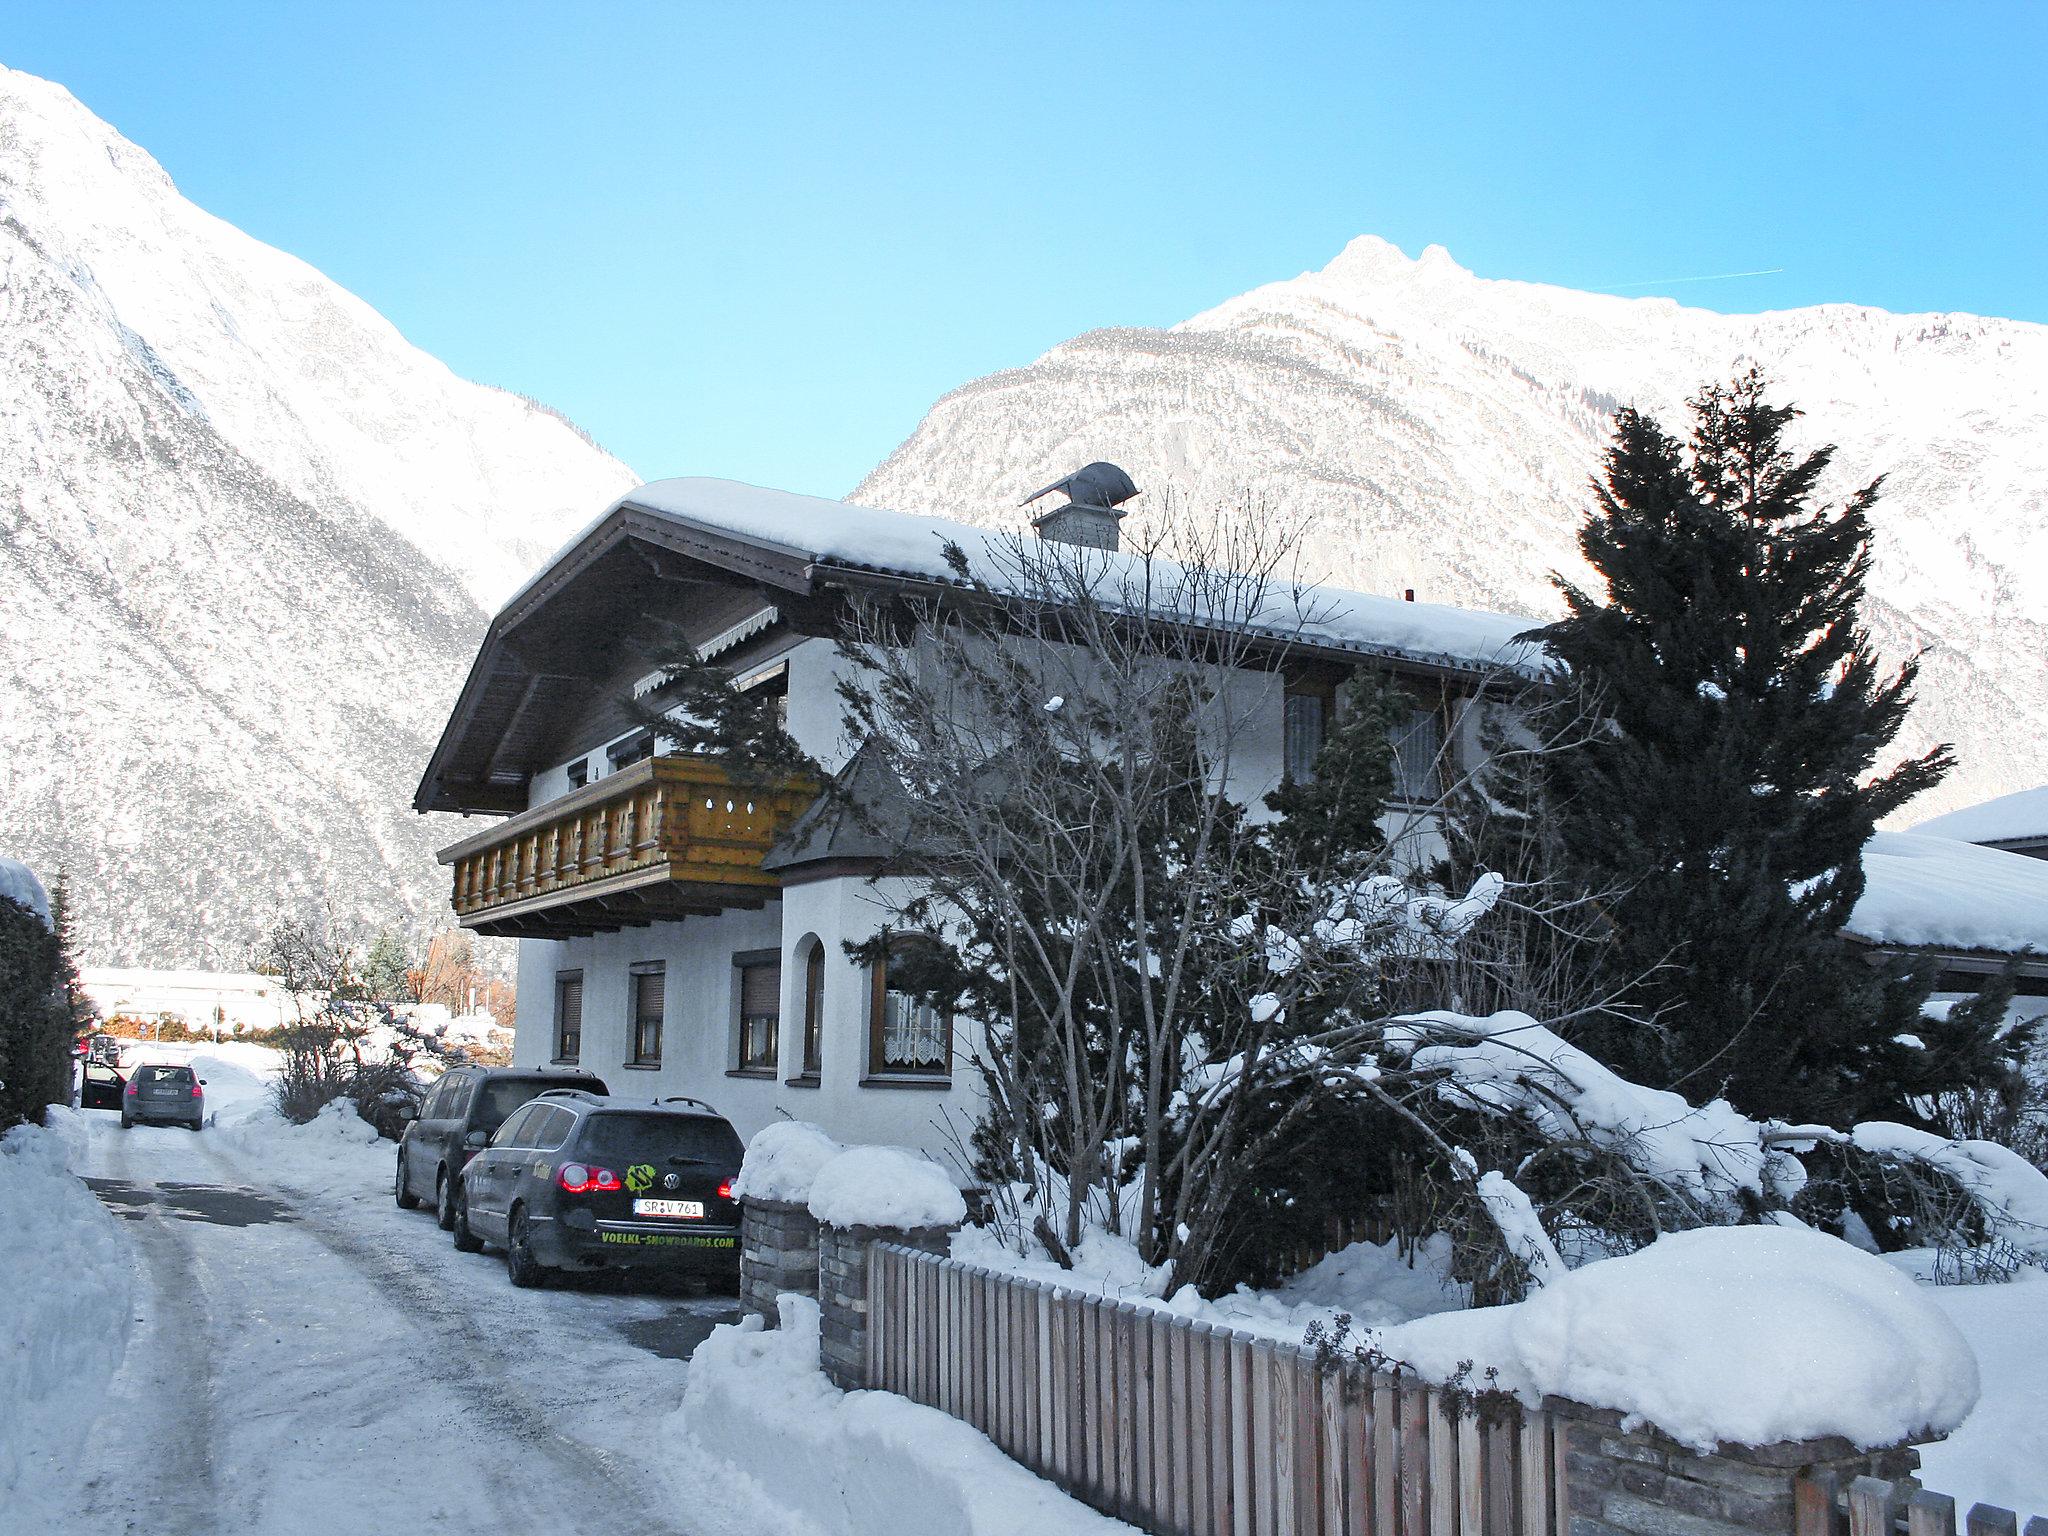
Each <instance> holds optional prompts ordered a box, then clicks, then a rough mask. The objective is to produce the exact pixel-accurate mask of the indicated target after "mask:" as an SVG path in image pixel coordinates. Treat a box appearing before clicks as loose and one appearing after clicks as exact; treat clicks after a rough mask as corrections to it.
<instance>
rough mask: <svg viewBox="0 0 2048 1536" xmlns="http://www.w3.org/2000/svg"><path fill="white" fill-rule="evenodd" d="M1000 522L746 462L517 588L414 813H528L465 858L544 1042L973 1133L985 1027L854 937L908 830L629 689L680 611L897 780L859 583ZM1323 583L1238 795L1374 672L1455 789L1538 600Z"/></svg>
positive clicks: (891, 1138)
mask: <svg viewBox="0 0 2048 1536" xmlns="http://www.w3.org/2000/svg"><path fill="white" fill-rule="evenodd" d="M1100 468H1106V466H1091V470H1095V469H1100ZM1098 480H1099V477H1098ZM1073 483H1074V485H1077V486H1078V485H1085V484H1090V483H1098V482H1092V481H1087V480H1083V479H1081V478H1079V477H1077V478H1076V480H1075V481H1074V482H1073ZM1101 483H1110V484H1114V483H1115V482H1114V481H1107V482H1101ZM1062 484H1066V482H1062ZM1123 484H1125V485H1127V484H1128V482H1127V481H1125V482H1123ZM1075 494H1079V492H1078V491H1076V492H1075ZM1116 516H1117V514H1116V513H1115V511H1114V510H1113V509H1111V508H1107V507H1095V506H1089V505H1077V504H1071V503H1070V504H1069V505H1067V506H1063V507H1058V508H1055V509H1054V510H1053V511H1052V512H1051V513H1047V514H1045V515H1044V516H1042V517H1041V518H1040V519H1039V520H1038V522H1037V524H1036V526H1037V527H1038V528H1039V529H1040V531H1041V533H1042V534H1043V535H1044V536H1046V537H1049V538H1050V537H1058V538H1060V539H1062V540H1063V541H1065V542H1072V543H1079V544H1086V545H1090V546H1094V547H1098V548H1101V547H1107V548H1111V549H1113V548H1114V547H1115V543H1116V522H1115V519H1116ZM989 538H990V535H989V534H988V533H987V532H986V531H985V530H981V529H976V528H972V527H968V526H966V525H963V524H956V523H950V522H943V521H938V520H934V519H929V518H920V517H910V516H904V515H900V514H896V513H888V512H876V511H870V510H867V509H864V508H858V507H852V506H848V505H846V504H844V503H841V502H835V501H827V500H821V499H818V498H815V497H808V496H797V495H792V494H789V493H785V492H779V491H772V490H763V489H759V488H756V487H752V486H745V485H737V484H733V483H731V482H727V481H718V480H701V479H693V480H668V481H659V482H656V483H654V484H651V485H646V486H642V487H640V488H639V489H638V490H636V491H634V492H632V493H631V494H629V495H628V496H626V497H624V498H622V499H621V500H620V501H618V502H617V503H615V504H614V505H613V506H612V507H611V508H610V509H609V510H607V511H606V512H605V513H604V514H603V515H602V516H601V517H600V518H598V520H597V521H596V522H594V523H593V524H591V525H590V527H588V528H587V529H585V530H584V532H583V533H581V534H580V535H579V536H578V537H577V538H576V539H575V540H574V541H573V542H572V543H570V544H569V546H568V547H567V548H565V549H564V550H563V551H562V552H561V553H559V554H558V555H556V556H555V557H554V559H552V560H551V561H550V562H549V563H548V564H547V566H546V567H545V569H543V570H542V571H541V572H540V573H539V574H538V575H536V576H535V577H534V578H533V579H532V580H531V581H530V582H528V583H527V585H526V586H525V587H524V588H523V589H522V590H521V591H520V592H519V593H518V594H517V595H516V596H514V597H513V599H512V600H511V601H510V602H509V603H508V604H507V605H506V606H505V608H504V609H503V611H502V612H500V613H499V614H498V616H497V617H496V619H494V620H493V621H492V624H491V626H490V629H489V631H488V632H487V634H486V636H485V638H484V642H483V646H482V649H481V651H480V653H479V654H478V656H477V659H476V662H475V665H474V666H473V667H472V668H471V671H470V674H469V677H468V680H467V681H466V682H465V684H464V686H463V689H462V693H461V696H460V698H459V699H458V700H457V702H456V705H455V709H454V712H453V715H452V717H451V718H450V720H449V722H448V725H447V727H446V729H445V731H444V733H443V735H442V737H441V740H440V742H439V744H438V745H437V747H436V748H435V750H434V754H433V758H432V760H431V762H430V763H429V765H428V767H427V771H426V774H425V776H424V778H423V780H422V782H421V784H420V788H419V791H418V793H417V795H416V796H415V799H414V805H415V807H416V808H417V809H418V810H420V811H423V812H424V811H455V812H461V813H463V814H465V815H483V816H492V817H502V818H504V819H503V820H500V821H498V822H496V823H495V824H494V825H491V826H489V827H486V828H484V829H482V830H480V831H478V832H477V833H475V834H474V835H473V836H471V837H469V838H466V839H464V840H463V841H461V842H459V843H457V844H455V845H454V846H452V847H450V848H448V849H446V850H444V852H443V853H442V855H441V857H442V860H443V862H444V863H447V864H450V865H451V866H452V867H453V876H454V898H453V899H454V906H455V910H456V913H457V915H458V917H459V919H460V921H461V923H462V925H463V926H464V927H466V928H469V929H472V930H474V931H475V932H478V933H482V934H492V935H506V936H511V937H516V938H518V939H520V940H521V941H522V942H521V944H520V958H519V981H518V1000H517V1006H518V1018H519V1029H518V1032H517V1043H516V1046H515V1059H516V1060H517V1061H518V1062H519V1063H521V1064H532V1063H540V1062H548V1061H558V1062H564V1063H569V1062H574V1063H576V1064H579V1065H581V1066H584V1067H587V1068H589V1069H591V1070H593V1071H596V1072H599V1073H601V1074H603V1075H604V1076H606V1077H607V1078H609V1079H610V1080H611V1082H612V1083H613V1085H614V1087H615V1089H617V1090H618V1091H622V1092H631V1093H636V1094H637V1093H642V1092H644V1093H646V1094H647V1095H649V1096H662V1095H667V1094H690V1095H693V1096H696V1097H699V1098H702V1099H706V1100H708V1101H710V1102H711V1103H713V1104H715V1105H716V1106H717V1107H718V1108H719V1109H720V1110H722V1111H723V1112H724V1113H726V1114H727V1115H728V1116H729V1117H730V1118H731V1119H732V1121H733V1122H734V1124H735V1125H736V1126H737V1127H738V1128H739V1130H740V1131H741V1133H742V1134H743V1135H751V1134H752V1133H753V1132H754V1131H755V1130H757V1129H759V1128H760V1127H761V1126H763V1125H765V1124H767V1123H768V1122H769V1121H771V1120H773V1119H775V1118H778V1117H779V1116H782V1115H789V1116H793V1117H795V1118H797V1119H802V1120H811V1121H816V1122H818V1123H820V1124H822V1125H824V1126H825V1127H826V1128H827V1129H828V1130H830V1131H831V1132H832V1133H833V1134H835V1135H837V1136H839V1137H841V1138H842V1139H846V1140H858V1141H885V1142H897V1143H904V1144H909V1145H916V1146H922V1147H925V1148H927V1149H929V1150H931V1151H933V1152H934V1153H935V1154H937V1155H941V1156H944V1155H947V1154H948V1153H949V1152H950V1151H951V1150H952V1149H953V1148H954V1147H956V1146H957V1145H958V1138H959V1136H960V1135H961V1133H962V1132H964V1129H965V1123H966V1121H967V1120H968V1119H970V1118H971V1117H972V1115H973V1114H974V1112H975V1110H976V1108H977V1107H978V1085H977V1084H975V1083H974V1082H973V1081H972V1080H971V1074H969V1073H967V1072H966V1071H965V1070H963V1063H964V1061H965V1059H966V1049H967V1047H968V1045H969V1042H966V1041H963V1040H962V1039H961V1038H960V1037H959V1033H958V1031H957V1030H956V1028H955V1024H954V1021H952V1020H948V1019H944V1018H939V1017H935V1016H934V1015H933V1014H932V1012H931V1011H930V1010H929V1009H923V1008H919V1007H917V1006H915V1005H914V1004H912V1003H911V1002H910V1000H909V999H908V998H906V997H904V996H903V995H901V994H898V993H896V992H893V991H891V990H890V988H889V986H888V978H887V975H886V968H885V967H883V968H877V969H876V970H873V971H863V970H860V969H858V968H856V966H855V965H854V964H853V962H852V961H851V960H849V959H848V958H847V955H846V952H845V948H844V946H845V944H846V943H848V942H859V941H861V940H864V939H867V938H870V937H872V936H873V935H874V934H875V933H876V932H877V931H878V929H879V928H880V927H881V926H882V923H883V921H884V918H885V915H886V908H885V905H884V901H883V899H882V896H883V893H882V892H880V891H878V889H877V886H876V885H875V883H874V882H875V881H876V880H877V879H878V878H886V871H885V866H884V857H885V855H886V852H887V850H886V849H884V848H881V847H878V846H875V845H873V844H872V842H871V841H869V840H868V839H866V838H864V837H862V836H861V835H860V834H859V833H858V832H857V831H856V830H855V829H854V828H853V827H851V826H848V825H841V824H838V823H837V821H836V819H835V818H833V817H831V816H829V815H826V814H824V813H823V812H822V811H817V812H813V811H811V810H810V806H811V801H812V795H811V793H810V792H809V791H807V790H806V789H804V788H803V787H801V786H795V785H791V786H786V787H783V788H779V789H776V790H773V791H769V792H764V793H759V794H748V793H744V792H741V791H739V790H736V789H735V788H734V786H733V784H732V782H731V781H730V779H729V777H728V776H727V774H726V772H725V770H724V769H723V768H722V767H721V766H720V765H719V764H717V763H715V762H713V761H710V760H707V759H704V758H693V757H683V756H659V757H657V756H654V755H652V754H653V751H654V742H653V740H652V739H651V737H650V735H649V733H648V732H647V731H645V730H643V729H639V728H637V727H635V725H634V724H633V723H632V717H631V715H630V713H629V712H628V711H627V710H626V709H625V708H624V707H623V706H622V704H621V702H620V701H621V700H623V699H625V698H627V697H629V696H631V695H632V694H633V692H634V691H635V690H636V688H638V687H641V686H644V685H645V684H646V683H647V681H648V674H649V669H650V666H651V662H650V659H649V656H648V654H647V651H646V649H644V647H643V643H642V639H641V637H642V636H643V635H644V633H645V632H646V631H647V629H648V628H649V625H650V622H651V621H655V620H668V621H672V622H674V623H676V624H679V625H680V626H682V628H683V630H684V632H685V633H686V634H687V636H688V637H689V639H690V640H691V642H692V644H693V645H695V647H696V648H697V650H698V651H699V653H700V654H702V655H704V656H706V657H707V658H715V659H716V660H717V661H718V662H719V663H720V664H721V665H722V666H724V667H726V668H728V669H729V670H730V673H731V676H732V678H733V682H734V685H735V686H736V687H738V688H741V689H758V690H761V691H763V692H766V693H769V694H772V695H774V696H777V697H779V698H780V699H781V700H782V701H783V704H782V708H783V711H784V715H785V719H786V722H787V726H788V729H789V731H790V733H791V734H792V735H793V736H794V737H795V738H796V740H797V741H798V743H799V744H800V745H801V746H803V747H804V749H805V750H806V751H808V752H809V753H810V754H811V755H812V756H813V757H814V758H816V759H817V760H818V762H819V763H820V764H821V765H822V766H823V767H824V769H825V771H826V772H828V773H832V774H846V775H849V776H852V777H853V778H855V779H859V778H861V776H863V775H870V776H872V775H873V774H875V773H877V772H879V770H874V769H871V768H869V767H867V766H865V765H866V764H867V762H868V760H867V759H865V758H862V757H860V756H858V755H857V753H856V748H857V745H858V744H857V743H853V742H848V741H845V740H843V739H842V738H841V727H840V708H839V703H838V699H837V697H836V693H835V685H836V683H837V681H838V678H839V671H840V667H841V665H842V663H841V661H840V659H839V657H838V655H837V652H836V647H835V636H836V635H837V634H838V633H839V632H840V627H841V626H842V624H843V623H844V621H845V617H846V615H847V613H848V612H849V611H850V605H851V604H852V603H853V602H854V601H855V600H856V599H857V598H859V597H861V596H862V595H864V594H876V595H887V594H891V593H901V592H906V591H911V592H918V593H924V594H932V593H943V591H944V590H945V588H946V585H947V584H948V582H949V580H950V578H949V574H948V571H947V567H946V565H945V563H944V561H943V559H942V555H941V551H942V546H943V545H944V544H945V543H946V542H948V541H952V542H957V543H959V544H960V545H961V546H962V547H963V548H965V549H967V550H968V551H969V552H970V553H972V552H973V551H975V550H977V549H986V548H988V547H989V546H988V544H987V543H986V541H987V540H988V539H989ZM1111 558H1113V557H1111ZM1315 598H1316V607H1317V615H1316V622H1315V623H1314V624H1313V625H1312V626H1311V627H1310V628H1309V630H1308V631H1307V632H1306V633H1305V634H1288V633H1285V632H1283V631H1282V630H1281V629H1279V628H1276V629H1275V630H1274V631H1272V632H1271V633H1270V634H1267V633H1266V632H1264V631H1255V632H1254V633H1255V634H1256V635H1258V636H1259V642H1258V646H1259V648H1258V653H1257V655H1256V657H1255V658H1254V659H1255V663H1256V664H1255V665H1254V666H1250V667H1247V668H1246V669H1245V670H1244V673H1243V675H1242V676H1241V677H1238V678H1233V679H1232V680H1231V685H1232V686H1233V688H1242V689H1243V690H1245V692H1244V694H1243V695H1242V697H1243V698H1244V699H1245V700H1246V701H1247V702H1246V707H1247V709H1248V710H1250V711H1251V712H1252V715H1253V717H1254V718H1255V719H1256V720H1259V721H1262V722H1263V727H1262V728H1261V729H1259V730H1258V731H1257V732H1256V735H1257V736H1258V742H1257V744H1256V747H1255V749H1254V750H1253V751H1251V752H1249V753H1246V754H1244V755H1243V756H1241V757H1240V758H1239V759H1238V760H1237V762H1236V763H1235V765H1234V774H1233V781H1232V784H1231V791H1232V793H1233V795H1234V796H1235V798H1237V799H1239V800H1240V801H1242V802H1243V803H1245V804H1247V805H1250V806H1257V805H1258V804H1259V803H1260V800H1261V798H1262V797H1263V796H1264V794H1265V793H1266V792H1267V791H1268V790H1270V789H1272V788H1273V787H1274V786H1275V785H1277V784H1278V782H1279V781H1280V779H1281V777H1282V773H1283V769H1285V768H1286V767H1288V766H1289V765H1295V766H1299V765H1301V764H1305V763H1306V762H1308V761H1309V760H1310V759H1312V758H1313V755H1314V752H1315V749H1316V747H1317V746H1318V745H1320V742H1321V739H1322V732H1323V724H1324V720H1325V718H1326V716H1327V714H1328V713H1329V711H1330V710H1331V709H1332V708H1333V701H1334V699H1335V695H1336V690H1337V687H1338V685H1339V684H1340V683H1341V682H1342V681H1343V680H1344V679H1345V678H1346V677H1347V676H1349V675H1350V674H1351V673H1352V672H1353V671H1355V670H1357V669H1360V668H1371V669H1374V670H1376V671H1379V672H1383V673H1385V674H1388V675H1390V676H1392V677H1394V678H1396V679H1398V680H1399V681H1400V682H1401V683H1402V684H1403V686H1404V687H1405V688H1406V689H1407V690H1408V691H1409V692H1410V694H1411V695H1412V696H1413V697H1414V698H1416V699H1417V700H1418V701H1420V703H1421V705H1422V706H1423V707H1421V708H1419V709H1418V710H1417V711H1416V714H1415V715H1414V717H1413V718H1412V719H1411V720H1410V721H1409V722H1408V723H1407V725H1406V727H1405V728H1404V729H1403V731H1402V734H1401V736H1400V738H1399V739H1398V740H1397V742H1396V753H1397V763H1398V770H1399V774H1400V777H1401V779H1402V782H1403V783H1404V784H1406V785H1408V786H1409V787H1410V799H1411V800H1412V801H1413V802H1415V803H1417V804H1420V803H1423V802H1427V801H1429V800H1432V799H1434V798H1435V795H1436V785H1435V783H1434V781H1433V780H1434V776H1435V775H1436V774H1437V773H1439V772H1440V771H1441V766H1440V765H1441V763H1442V761H1443V760H1445V759H1449V760H1451V761H1454V762H1468V761H1470V759H1471V758H1472V756H1473V755H1474V753H1476V750H1477V748H1476V741H1475V737H1476V726H1475V723H1474V719H1475V717H1474V714H1473V712H1472V711H1471V709H1470V708H1469V706H1470V704H1471V702H1472V700H1473V698H1474V697H1475V694H1476V692H1477V691H1478V690H1479V689H1480V688H1481V687H1483V686H1485V685H1486V684H1487V682H1488V680H1489V679H1494V678H1497V677H1498V675H1499V674H1498V669H1499V667H1500V665H1501V664H1502V663H1503V661H1507V662H1510V663H1513V664H1524V665H1525V664H1526V663H1527V659H1528V658H1527V653H1526V651H1524V650H1523V649H1522V648H1520V647H1518V646H1517V644H1516V642H1515V636H1516V635H1518V634H1519V633H1520V632H1521V631H1523V630H1524V629H1526V628H1527V627H1528V625H1529V623H1530V621H1529V620H1527V619H1521V618H1512V617H1503V616H1499V615H1493V614H1478V613H1468V612H1463V611H1459V610H1455V609H1447V608H1438V607H1434V606H1431V605H1427V604H1418V603H1413V602H1404V601H1402V600H1399V599H1393V598H1384V597H1371V596H1365V595H1361V594H1357V593H1349V592H1339V591H1335V590H1323V591H1320V592H1318V593H1317V594H1315ZM1447 743H1448V745H1446V744H1447ZM883 776H884V777H886V775H883ZM857 787H864V788H866V789H869V790H871V791H872V792H873V793H876V794H887V793H888V792H889V790H888V786H887V785H882V784H873V783H871V784H868V785H865V786H857ZM826 803H829V802H826ZM949 1123H950V1129H949Z"/></svg>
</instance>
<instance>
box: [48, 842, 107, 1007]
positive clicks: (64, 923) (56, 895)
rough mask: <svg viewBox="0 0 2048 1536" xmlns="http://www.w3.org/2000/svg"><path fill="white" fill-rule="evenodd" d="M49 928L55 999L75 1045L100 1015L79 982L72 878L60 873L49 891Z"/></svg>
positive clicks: (67, 874)
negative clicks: (54, 952)
mask: <svg viewBox="0 0 2048 1536" xmlns="http://www.w3.org/2000/svg"><path fill="white" fill-rule="evenodd" d="M50 927H51V929H52V931H54V932H55V934H56V936H57V997H58V1001H59V1002H60V1004H61V1005H62V1008H63V1014H64V1027H65V1032H66V1036H67V1038H68V1040H70V1041H72V1042H76V1041H78V1040H82V1039H84V1038H85V1037H86V1036H87V1035H89V1034H91V1033H92V1030H93V1026H94V1025H95V1024H97V1023H98V1022H99V1012H98V1010H97V1009H95V1008H94V1007H93V1005H92V999H91V998H89V997H87V996H86V995H85V983H84V982H83V981H81V980H80V979H79V975H78V958H77V953H76V944H75V941H74V938H73V934H72V927H71V876H70V874H69V872H68V871H65V870H62V869H60V870H58V871H57V882H56V884H55V885H54V886H53V887H52V888H51V890H50Z"/></svg>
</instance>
